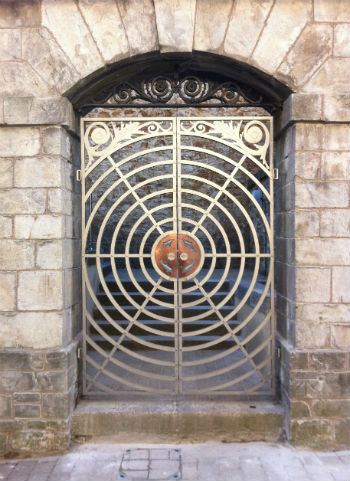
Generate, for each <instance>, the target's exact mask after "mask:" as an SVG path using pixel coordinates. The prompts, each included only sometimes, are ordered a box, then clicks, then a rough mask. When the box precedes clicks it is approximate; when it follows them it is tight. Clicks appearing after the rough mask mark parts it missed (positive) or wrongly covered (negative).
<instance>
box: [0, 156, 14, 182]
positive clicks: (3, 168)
mask: <svg viewBox="0 0 350 481" xmlns="http://www.w3.org/2000/svg"><path fill="white" fill-rule="evenodd" d="M12 185H13V161H12V160H11V159H0V188H1V189H4V188H5V189H6V187H12Z"/></svg>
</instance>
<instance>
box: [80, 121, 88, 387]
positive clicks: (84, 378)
mask: <svg viewBox="0 0 350 481" xmlns="http://www.w3.org/2000/svg"><path fill="white" fill-rule="evenodd" d="M84 122H85V119H83V118H82V119H80V149H81V150H80V155H81V167H80V169H81V174H80V175H81V242H82V247H81V254H82V266H81V279H82V281H81V282H82V304H83V305H82V311H83V359H82V365H83V383H82V384H83V394H86V385H87V384H86V342H87V341H86V335H87V323H86V286H85V275H84V270H85V269H86V265H85V262H86V258H85V250H86V244H85V242H84V233H85V151H84V135H85V131H84V130H85V129H84Z"/></svg>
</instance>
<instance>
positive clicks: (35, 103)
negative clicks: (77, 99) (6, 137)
mask: <svg viewBox="0 0 350 481" xmlns="http://www.w3.org/2000/svg"><path fill="white" fill-rule="evenodd" d="M3 123H4V124H5V125H9V126H10V125H61V126H62V127H65V128H66V129H68V130H71V131H73V132H74V131H75V118H74V111H73V106H72V104H71V103H70V102H69V100H68V99H67V98H66V97H40V98H39V97H7V98H5V99H4V119H3Z"/></svg>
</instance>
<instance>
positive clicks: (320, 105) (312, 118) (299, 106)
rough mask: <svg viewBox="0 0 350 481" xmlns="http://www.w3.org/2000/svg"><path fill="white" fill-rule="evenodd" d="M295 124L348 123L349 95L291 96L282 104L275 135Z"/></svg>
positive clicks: (302, 94)
mask: <svg viewBox="0 0 350 481" xmlns="http://www.w3.org/2000/svg"><path fill="white" fill-rule="evenodd" d="M296 122H342V123H349V122H350V94H317V93H315V94H313V93H310V94H308V93H307V94H306V93H300V94H299V93H298V94H296V93H294V94H291V95H290V96H289V97H288V98H287V100H286V101H285V102H284V104H283V111H282V114H281V116H280V118H279V119H278V128H277V133H278V132H279V131H281V130H283V129H285V128H286V127H288V126H289V125H290V124H293V123H296Z"/></svg>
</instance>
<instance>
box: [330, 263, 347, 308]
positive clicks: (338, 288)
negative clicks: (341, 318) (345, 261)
mask: <svg viewBox="0 0 350 481" xmlns="http://www.w3.org/2000/svg"><path fill="white" fill-rule="evenodd" d="M332 301H333V302H344V303H345V302H350V269H349V267H333V275H332Z"/></svg>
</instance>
